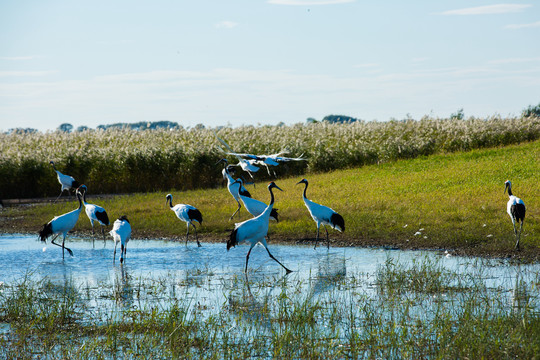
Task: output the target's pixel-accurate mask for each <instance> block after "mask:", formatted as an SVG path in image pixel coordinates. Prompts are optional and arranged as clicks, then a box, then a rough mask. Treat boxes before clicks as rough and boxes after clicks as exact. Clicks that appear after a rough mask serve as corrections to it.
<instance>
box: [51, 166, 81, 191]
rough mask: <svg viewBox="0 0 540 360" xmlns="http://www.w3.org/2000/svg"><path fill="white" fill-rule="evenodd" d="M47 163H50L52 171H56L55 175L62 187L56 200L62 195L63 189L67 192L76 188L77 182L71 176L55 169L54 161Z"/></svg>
mask: <svg viewBox="0 0 540 360" xmlns="http://www.w3.org/2000/svg"><path fill="white" fill-rule="evenodd" d="M49 164H51V165H52V167H53V169H54V171H56V177H57V178H58V182H59V183H60V185H62V189H61V190H60V195H58V197H57V198H56V200H58V199H59V198H60V196H62V194H63V193H64V190H67V192H68V194H69V192H70V191H71V190H76V189H77V188H78V187H79V182H78V181H77V180H75V179H74V178H73V176H69V175H64V174H62V173H61V172H60V171H58V170H56V166H55V164H54V161H49ZM56 200H55V201H56Z"/></svg>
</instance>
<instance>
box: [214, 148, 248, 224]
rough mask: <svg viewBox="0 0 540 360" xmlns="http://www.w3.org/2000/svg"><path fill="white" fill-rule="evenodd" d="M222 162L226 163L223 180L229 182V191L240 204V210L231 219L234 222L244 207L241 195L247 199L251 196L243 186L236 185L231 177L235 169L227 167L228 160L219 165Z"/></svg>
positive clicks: (223, 160)
mask: <svg viewBox="0 0 540 360" xmlns="http://www.w3.org/2000/svg"><path fill="white" fill-rule="evenodd" d="M220 162H224V163H225V167H224V168H223V170H222V171H221V173H222V174H223V178H224V179H226V180H227V189H228V190H229V193H230V194H231V195H232V197H233V198H234V200H236V202H237V204H238V208H237V209H236V211H235V212H234V213H233V214H232V215H231V217H230V218H229V220H232V218H233V217H234V215H236V213H237V212H238V211H240V208H241V207H242V205H240V197H239V193H240V194H241V195H243V196H246V197H251V194H250V193H249V191H247V190H246V188H245V187H244V185H243V184H241V183H235V181H234V179H233V177H232V175H231V171H233V169H234V168H233V167H232V166H230V165H227V159H221V160H219V161H218V162H217V164H219V163H220Z"/></svg>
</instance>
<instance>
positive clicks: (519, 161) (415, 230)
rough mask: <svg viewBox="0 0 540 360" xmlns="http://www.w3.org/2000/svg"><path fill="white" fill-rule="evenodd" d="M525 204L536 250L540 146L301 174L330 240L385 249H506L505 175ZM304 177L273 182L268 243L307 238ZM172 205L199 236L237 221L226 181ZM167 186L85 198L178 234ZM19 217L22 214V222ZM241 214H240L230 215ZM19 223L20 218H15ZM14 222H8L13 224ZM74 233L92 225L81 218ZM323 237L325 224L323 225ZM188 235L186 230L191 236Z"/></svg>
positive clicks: (138, 232)
mask: <svg viewBox="0 0 540 360" xmlns="http://www.w3.org/2000/svg"><path fill="white" fill-rule="evenodd" d="M507 179H509V180H511V181H512V183H513V191H514V194H515V195H517V196H519V197H521V198H522V199H523V200H524V201H525V204H526V205H527V215H526V219H525V226H524V232H523V236H522V239H521V243H522V247H523V251H522V253H529V254H530V255H533V256H538V253H539V250H538V249H539V248H540V223H539V221H538V218H539V216H540V210H539V208H540V186H539V180H540V142H539V141H536V142H531V143H524V144H521V145H515V146H508V147H503V148H491V149H484V150H474V151H470V152H466V153H453V154H448V155H434V156H429V157H422V158H417V159H412V160H400V161H396V162H390V163H385V164H382V165H371V166H365V167H362V168H356V169H348V170H340V171H334V172H329V173H321V174H311V175H309V176H308V180H309V184H310V185H309V187H308V191H307V195H308V198H310V199H311V200H313V201H315V202H318V203H321V204H324V205H327V206H329V207H331V208H333V209H334V210H336V211H338V212H339V213H340V214H341V215H342V216H343V217H344V218H345V224H346V231H345V232H344V233H343V234H341V233H338V232H337V231H334V230H332V229H329V232H330V238H331V241H332V242H333V243H334V244H345V243H348V244H358V245H390V246H402V247H408V248H416V247H423V248H441V247H442V248H449V249H452V248H453V249H461V250H465V251H467V252H471V253H477V254H478V253H486V254H489V253H491V254H499V255H500V254H504V253H506V252H508V253H511V252H512V253H513V246H514V243H515V242H514V236H513V230H512V224H511V221H510V218H509V217H508V215H507V214H506V202H507V201H508V195H505V194H504V193H503V192H504V182H505V180H507ZM299 180H301V178H288V179H277V180H276V183H277V184H278V185H279V186H280V187H281V188H282V189H283V190H284V191H283V192H280V191H275V195H276V203H275V205H274V207H275V208H277V209H279V214H280V222H279V223H275V222H274V221H271V225H270V236H271V241H272V240H273V241H277V240H282V241H286V242H291V243H292V242H297V241H304V240H306V241H312V240H314V238H315V233H316V226H315V223H314V222H313V220H312V219H311V218H310V216H309V214H308V212H307V209H306V208H305V207H304V204H303V202H302V190H303V185H295V184H296V183H297V182H298V181H299ZM248 189H249V191H250V192H251V193H252V195H253V197H254V198H257V199H260V200H263V201H265V202H268V201H269V193H268V190H267V188H266V183H257V184H256V187H255V188H253V187H248ZM169 192H170V193H172V194H173V195H174V199H173V203H174V204H176V203H186V204H191V205H194V206H196V207H197V208H198V209H199V210H200V211H201V212H202V214H203V219H204V221H203V224H202V226H200V227H198V230H199V234H200V235H202V236H203V237H204V238H205V239H206V240H207V241H210V240H216V241H225V240H226V238H227V236H228V234H229V231H230V230H231V229H232V228H233V227H234V222H239V221H240V220H245V219H248V218H249V216H248V215H249V214H248V213H247V211H246V210H245V209H244V208H242V210H241V211H240V213H239V214H240V216H239V217H235V220H234V221H229V217H230V215H231V214H232V213H233V211H234V210H235V208H236V202H235V201H234V200H233V198H232V197H231V196H230V194H229V193H228V191H227V189H226V187H225V186H223V187H222V188H219V189H210V190H196V191H185V192H180V191H175V190H174V189H171V190H170V191H169ZM166 194H167V192H156V193H145V194H142V193H138V194H132V195H123V196H116V197H111V198H92V197H89V199H88V201H89V202H93V203H97V204H99V205H102V206H103V207H105V208H106V209H107V211H108V213H109V217H110V218H111V219H115V218H117V217H118V216H120V215H124V214H126V215H127V216H128V217H129V219H130V221H131V223H132V227H133V236H134V237H135V238H137V237H138V238H143V237H173V238H179V239H184V236H185V232H186V225H185V223H183V222H181V221H180V220H178V219H177V218H176V217H175V215H174V213H173V212H172V211H170V210H169V208H168V206H167V205H166V203H165V196H166ZM75 207H76V205H75V202H69V203H61V204H52V205H51V204H47V205H39V206H33V207H29V208H25V209H21V208H16V209H15V208H14V209H8V210H4V211H3V212H2V213H1V216H2V217H3V218H4V219H3V220H2V223H3V224H4V225H5V226H4V225H3V227H4V228H5V229H7V230H8V231H13V230H19V231H37V230H38V228H39V227H40V226H41V225H42V224H43V223H45V222H47V221H48V220H50V219H51V218H52V217H53V216H54V215H58V214H62V213H64V212H66V211H69V210H72V209H74V208H75ZM21 216H22V218H21ZM237 216H238V215H237ZM17 219H21V220H17ZM12 224H13V226H15V228H11V225H12ZM75 230H76V231H88V230H90V222H89V221H88V219H87V218H86V215H85V214H84V213H82V214H81V217H80V219H79V222H78V223H77V226H76V228H75ZM321 235H322V236H324V230H323V229H322V228H321ZM190 236H191V235H190Z"/></svg>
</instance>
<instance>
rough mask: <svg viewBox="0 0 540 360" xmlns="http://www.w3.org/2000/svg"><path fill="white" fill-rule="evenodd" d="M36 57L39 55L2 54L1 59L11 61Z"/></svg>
mask: <svg viewBox="0 0 540 360" xmlns="http://www.w3.org/2000/svg"><path fill="white" fill-rule="evenodd" d="M35 58H37V56H0V60H9V61H22V60H32V59H35Z"/></svg>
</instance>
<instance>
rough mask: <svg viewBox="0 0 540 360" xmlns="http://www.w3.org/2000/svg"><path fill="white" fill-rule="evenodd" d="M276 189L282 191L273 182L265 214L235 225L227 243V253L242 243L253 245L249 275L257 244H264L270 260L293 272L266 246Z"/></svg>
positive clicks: (249, 252) (270, 185) (269, 186)
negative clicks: (253, 250) (273, 190)
mask: <svg viewBox="0 0 540 360" xmlns="http://www.w3.org/2000/svg"><path fill="white" fill-rule="evenodd" d="M274 188H276V189H278V190H281V189H280V188H279V187H278V186H277V185H276V184H275V183H274V182H271V183H270V184H268V191H269V192H270V204H268V206H267V207H266V209H265V210H264V212H263V213H262V214H261V215H259V216H257V217H254V218H252V219H249V220H246V221H243V222H241V223H238V224H235V228H234V230H233V231H232V232H231V235H230V236H229V240H228V241H227V251H229V250H230V248H232V247H235V246H236V245H238V244H239V243H242V242H250V243H251V246H250V248H249V251H248V253H247V256H246V268H245V272H246V273H247V267H248V262H249V254H251V250H252V249H253V247H254V246H255V245H257V244H262V245H263V246H264V247H265V249H266V251H267V252H268V255H269V256H270V258H271V259H272V260H274V261H276V262H277V263H278V264H279V265H281V266H282V267H283V268H284V269H285V271H286V272H287V274H288V273H290V272H291V270H289V269H287V268H286V267H285V266H284V265H283V264H282V263H280V262H279V261H278V260H277V259H276V258H275V257H274V256H273V255H272V254H271V253H270V250H269V249H268V245H267V244H266V239H265V237H266V235H267V234H268V222H269V220H270V213H271V211H272V208H273V206H274V193H273V192H272V189H274ZM281 191H283V190H281Z"/></svg>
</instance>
